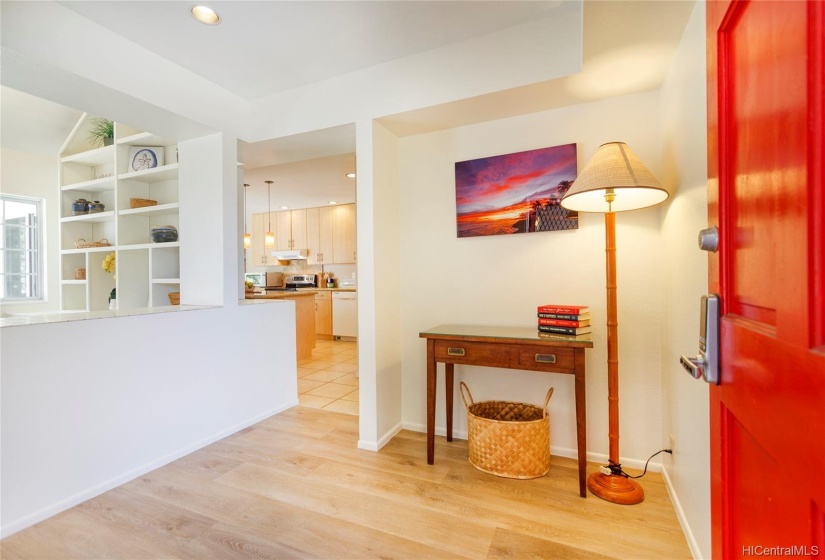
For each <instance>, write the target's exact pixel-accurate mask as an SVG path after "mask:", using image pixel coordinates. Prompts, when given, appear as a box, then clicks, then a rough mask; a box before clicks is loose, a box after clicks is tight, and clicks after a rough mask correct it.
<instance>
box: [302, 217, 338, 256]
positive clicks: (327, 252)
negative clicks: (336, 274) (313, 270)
mask: <svg viewBox="0 0 825 560" xmlns="http://www.w3.org/2000/svg"><path fill="white" fill-rule="evenodd" d="M306 226H307V228H306V229H307V249H308V251H309V257H308V259H307V264H330V263H332V262H333V261H332V207H331V206H325V207H322V208H307V210H306Z"/></svg>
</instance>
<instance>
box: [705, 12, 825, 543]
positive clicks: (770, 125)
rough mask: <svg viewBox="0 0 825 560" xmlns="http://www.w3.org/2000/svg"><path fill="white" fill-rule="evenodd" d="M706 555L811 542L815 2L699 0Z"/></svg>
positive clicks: (819, 351) (824, 515) (821, 497)
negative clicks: (708, 317)
mask: <svg viewBox="0 0 825 560" xmlns="http://www.w3.org/2000/svg"><path fill="white" fill-rule="evenodd" d="M707 24H708V26H707V40H708V43H707V47H708V179H709V180H708V195H709V202H710V203H709V222H710V224H718V226H719V230H720V239H721V243H720V248H719V252H718V253H716V254H714V255H712V256H711V260H710V278H709V284H710V291H713V292H717V293H719V294H720V295H721V301H722V322H721V350H720V354H721V362H722V364H721V383H720V385H719V386H718V387H717V386H713V387H711V391H710V411H711V412H710V430H711V488H712V489H711V502H712V537H713V557H714V558H738V557H744V556H757V555H771V556H780V555H782V556H788V555H790V556H801V555H804V554H806V553H807V554H814V553H818V554H819V555H822V556H825V182H823V168H824V167H825V166H824V165H823V160H824V159H825V156H823V148H824V147H825V145H824V144H823V134H824V133H823V129H825V118H823V112H824V111H825V102H824V101H823V99H824V97H823V95H824V94H825V92H824V91H823V80H825V70H824V68H823V67H825V54H824V53H823V51H824V50H825V40H824V39H823V37H825V3H823V2H822V1H820V0H812V1H810V2H805V1H767V0H751V1H741V2H740V1H734V2H731V1H730V0H722V1H711V2H708V4H707Z"/></svg>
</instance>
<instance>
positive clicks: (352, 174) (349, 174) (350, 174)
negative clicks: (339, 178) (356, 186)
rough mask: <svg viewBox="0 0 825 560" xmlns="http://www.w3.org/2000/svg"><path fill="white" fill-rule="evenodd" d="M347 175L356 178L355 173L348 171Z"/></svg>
mask: <svg viewBox="0 0 825 560" xmlns="http://www.w3.org/2000/svg"><path fill="white" fill-rule="evenodd" d="M347 177H349V178H350V179H355V173H347Z"/></svg>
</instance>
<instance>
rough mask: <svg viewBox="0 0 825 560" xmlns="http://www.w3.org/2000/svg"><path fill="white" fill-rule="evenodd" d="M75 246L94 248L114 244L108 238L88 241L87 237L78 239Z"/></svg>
mask: <svg viewBox="0 0 825 560" xmlns="http://www.w3.org/2000/svg"><path fill="white" fill-rule="evenodd" d="M74 246H75V247H77V248H78V249H92V248H94V247H111V246H112V244H111V243H109V240H108V239H106V238H103V239H101V240H100V241H86V240H85V239H78V240H77V241H75V242H74Z"/></svg>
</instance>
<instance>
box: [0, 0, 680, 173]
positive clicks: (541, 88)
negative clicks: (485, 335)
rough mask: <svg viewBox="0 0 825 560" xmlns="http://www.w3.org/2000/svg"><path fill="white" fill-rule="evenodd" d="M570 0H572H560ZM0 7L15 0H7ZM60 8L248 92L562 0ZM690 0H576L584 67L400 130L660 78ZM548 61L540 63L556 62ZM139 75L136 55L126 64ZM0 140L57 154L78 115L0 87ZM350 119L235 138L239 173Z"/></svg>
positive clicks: (316, 143) (472, 33)
mask: <svg viewBox="0 0 825 560" xmlns="http://www.w3.org/2000/svg"><path fill="white" fill-rule="evenodd" d="M566 1H570V0H566ZM2 4H4V5H6V7H9V5H13V4H17V2H9V1H8V0H3V2H2ZM59 4H60V5H62V6H64V7H66V8H68V9H69V10H72V11H74V12H76V13H77V14H80V15H81V16H82V17H84V18H88V19H89V20H91V21H93V22H96V23H98V24H100V25H103V26H105V27H106V28H107V29H109V30H110V31H112V32H113V33H116V34H119V35H121V36H123V37H125V38H126V39H128V40H130V41H132V42H134V43H137V44H139V45H141V46H143V47H144V48H145V49H148V50H151V51H153V52H155V53H157V54H158V55H160V56H162V57H164V58H166V59H167V60H169V61H171V62H172V63H174V64H177V65H178V66H180V67H183V68H186V69H188V70H189V71H192V72H195V73H197V74H199V75H200V76H202V77H203V78H205V79H207V80H210V81H212V82H213V83H214V84H216V85H217V86H219V87H221V88H224V89H225V90H226V91H228V92H233V93H234V94H235V95H238V96H241V97H243V98H245V99H247V100H253V99H256V98H260V97H261V96H268V95H270V94H273V93H276V92H280V91H283V90H285V89H289V88H294V87H296V86H298V85H300V84H305V83H308V82H312V81H319V80H324V79H329V78H331V77H334V76H339V75H342V74H346V73H349V72H352V71H353V70H356V69H359V68H364V67H366V66H370V65H375V64H380V63H381V62H386V61H390V60H393V59H396V58H399V57H404V56H410V55H412V54H416V53H420V52H424V51H427V50H432V49H435V48H437V47H439V46H443V45H446V44H448V43H451V42H458V41H462V40H466V39H468V38H472V37H477V36H482V35H485V34H489V33H491V32H494V31H496V30H500V29H504V28H509V27H512V26H515V25H518V24H523V23H524V22H525V21H528V20H533V19H538V18H552V17H553V14H554V9H557V8H559V7H560V6H562V5H563V2H561V1H491V2H486V1H484V2H474V1H461V2H457V1H435V2H433V1H405V0H401V1H372V2H368V1H363V2H362V1H350V0H343V1H335V2H327V1H319V2H312V1H298V2H295V1H283V2H281V1H245V0H239V1H229V2H227V1H223V2H210V3H209V5H210V6H212V7H214V8H215V9H217V11H218V12H219V13H220V14H221V15H222V17H223V18H224V19H223V22H222V23H221V24H220V25H218V26H214V27H209V26H205V25H202V24H199V23H197V22H195V21H194V20H193V19H192V18H191V17H190V15H189V8H190V6H191V5H193V3H192V2H179V1H161V2H156V1H136V0H124V1H81V2H75V1H64V2H60V3H59ZM692 7H693V0H687V1H644V0H635V1H618V0H606V1H604V0H586V1H585V2H584V11H583V15H584V28H583V31H584V32H583V44H582V58H583V61H582V71H581V72H580V73H578V74H575V75H572V76H563V77H561V78H559V79H555V80H549V81H545V82H538V83H535V84H529V85H526V86H524V87H522V88H516V89H514V90H503V91H500V92H495V93H491V94H488V95H484V96H480V97H476V98H470V99H463V100H459V101H455V102H451V103H447V104H443V105H436V106H432V107H426V108H423V109H419V110H415V111H409V112H407V113H403V114H397V115H389V116H386V117H384V118H383V119H381V121H382V122H383V123H384V124H385V126H387V127H388V128H389V129H390V130H392V131H393V132H394V133H395V134H397V135H399V136H404V135H409V134H417V133H421V132H427V131H432V130H439V129H444V128H450V127H454V126H461V125H464V124H469V123H472V122H480V121H484V120H493V119H497V118H505V117H508V116H512V115H516V114H524V113H529V112H536V111H542V110H547V109H551V108H554V107H559V106H563V105H569V104H574V103H582V102H586V101H590V100H594V99H600V98H605V97H610V96H614V95H622V94H627V93H633V92H636V91H646V90H651V89H656V88H658V87H659V86H660V85H661V83H662V80H663V79H664V76H665V74H666V72H667V69H668V68H669V66H670V62H671V60H672V56H673V52H674V50H675V48H676V46H677V45H678V42H679V39H680V37H681V34H682V32H683V30H684V26H685V23H686V22H687V19H688V17H689V15H690V12H691V10H692ZM553 63H554V61H553V60H552V58H549V59H548V64H549V65H552V64H553ZM124 64H131V67H133V68H134V69H135V70H137V71H140V72H144V71H148V70H147V69H143V68H141V66H140V64H139V61H131V62H129V61H124ZM0 104H1V105H2V120H1V121H0V132H2V134H0V140H2V145H3V146H4V147H11V148H14V149H18V150H22V151H30V152H34V153H41V154H46V155H53V154H56V153H57V151H58V149H59V148H60V145H61V144H62V142H63V140H64V139H65V138H66V136H67V134H68V132H69V131H70V130H71V128H72V126H73V125H74V123H75V122H76V120H77V117H78V115H79V114H80V112H79V111H78V110H76V109H71V108H66V107H62V106H60V105H57V104H55V103H51V102H49V101H44V100H42V99H39V98H36V97H33V96H30V95H27V94H24V93H21V92H18V91H15V90H12V89H9V88H6V87H2V89H0ZM354 151H355V132H354V126H353V125H344V126H337V127H333V128H327V129H323V130H318V131H312V132H307V133H303V134H298V135H293V136H288V137H284V138H277V139H273V140H265V141H262V142H255V143H251V144H250V143H246V142H239V159H240V160H241V161H242V162H244V164H245V169H246V170H247V172H249V171H251V170H254V169H259V168H266V167H270V166H275V165H279V164H284V163H288V162H295V161H305V160H311V159H316V158H323V157H329V156H335V155H338V154H346V153H353V152H354Z"/></svg>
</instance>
